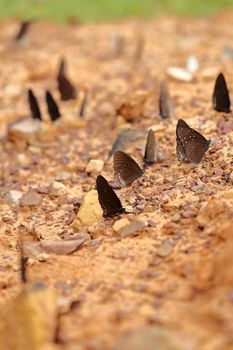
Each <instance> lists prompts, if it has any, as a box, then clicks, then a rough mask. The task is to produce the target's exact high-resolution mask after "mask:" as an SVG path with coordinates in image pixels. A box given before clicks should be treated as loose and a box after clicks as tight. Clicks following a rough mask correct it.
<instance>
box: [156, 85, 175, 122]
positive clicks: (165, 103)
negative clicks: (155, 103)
mask: <svg viewBox="0 0 233 350" xmlns="http://www.w3.org/2000/svg"><path fill="white" fill-rule="evenodd" d="M159 114H160V116H161V117H162V118H164V119H166V118H171V117H173V116H174V105H173V101H172V98H171V96H170V93H169V89H168V86H167V83H166V81H165V80H164V81H162V82H161V84H160V96H159Z"/></svg>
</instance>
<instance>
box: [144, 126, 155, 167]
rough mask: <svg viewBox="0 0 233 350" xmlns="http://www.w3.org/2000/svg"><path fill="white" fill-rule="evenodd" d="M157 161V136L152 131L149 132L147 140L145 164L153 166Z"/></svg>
mask: <svg viewBox="0 0 233 350" xmlns="http://www.w3.org/2000/svg"><path fill="white" fill-rule="evenodd" d="M156 161H157V151H156V143H155V135H154V131H153V130H152V129H150V130H149V131H148V135H147V140H146V148H145V154H144V162H145V163H148V164H152V163H154V162H156Z"/></svg>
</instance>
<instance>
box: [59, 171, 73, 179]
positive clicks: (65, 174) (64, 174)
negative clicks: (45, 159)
mask: <svg viewBox="0 0 233 350" xmlns="http://www.w3.org/2000/svg"><path fill="white" fill-rule="evenodd" d="M70 178H71V173H69V172H67V171H62V172H60V173H59V174H57V176H56V181H66V180H69V179H70Z"/></svg>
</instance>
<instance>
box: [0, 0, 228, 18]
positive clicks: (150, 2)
mask: <svg viewBox="0 0 233 350" xmlns="http://www.w3.org/2000/svg"><path fill="white" fill-rule="evenodd" d="M229 7H233V0H0V17H1V18H7V17H18V18H22V19H35V18H50V19H54V20H57V21H65V20H66V19H67V18H70V17H77V19H79V20H81V21H102V20H112V19H119V18H124V17H144V18H149V17H152V16H155V15H156V14H160V13H161V12H170V13H179V14H185V15H193V16H198V15H207V14H211V13H214V12H217V11H220V10H224V9H227V8H229Z"/></svg>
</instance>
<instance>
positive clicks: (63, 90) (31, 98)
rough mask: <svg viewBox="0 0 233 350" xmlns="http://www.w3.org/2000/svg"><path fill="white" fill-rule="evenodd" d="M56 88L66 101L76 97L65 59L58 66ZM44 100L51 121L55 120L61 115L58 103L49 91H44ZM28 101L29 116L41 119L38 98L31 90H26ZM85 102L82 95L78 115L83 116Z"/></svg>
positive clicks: (85, 99)
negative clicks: (67, 72)
mask: <svg viewBox="0 0 233 350" xmlns="http://www.w3.org/2000/svg"><path fill="white" fill-rule="evenodd" d="M57 83H58V90H59V93H60V97H61V100H62V101H68V100H72V99H76V98H77V92H76V89H75V87H74V85H73V84H72V83H71V82H70V80H69V79H68V77H67V74H66V64H65V60H62V61H61V63H60V67H59V72H58V75H57ZM45 100H46V104H47V109H48V113H49V116H50V119H51V121H52V122H55V121H56V120H57V119H59V118H60V117H61V112H60V110H59V107H58V104H57V102H56V101H55V99H54V97H53V95H52V94H51V92H50V91H48V90H47V91H46V93H45ZM28 103H29V107H30V111H31V116H32V118H33V119H36V120H40V121H42V115H41V111H40V107H39V103H38V100H37V98H36V96H35V94H34V92H33V91H32V89H29V90H28ZM86 104H87V96H86V95H84V98H83V100H82V103H81V107H80V110H79V116H80V117H83V116H84V113H85V108H86Z"/></svg>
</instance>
